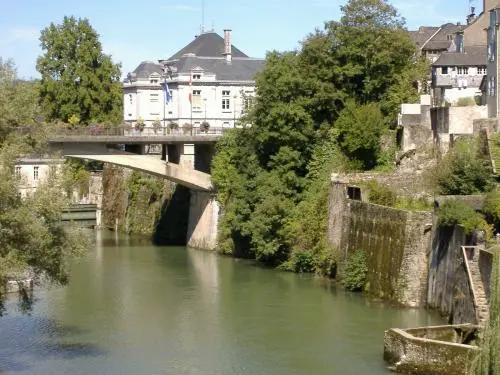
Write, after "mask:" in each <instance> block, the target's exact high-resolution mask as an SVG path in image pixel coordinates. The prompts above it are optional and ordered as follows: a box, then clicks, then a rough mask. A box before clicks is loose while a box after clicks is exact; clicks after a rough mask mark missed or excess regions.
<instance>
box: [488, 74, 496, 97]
mask: <svg viewBox="0 0 500 375" xmlns="http://www.w3.org/2000/svg"><path fill="white" fill-rule="evenodd" d="M495 93H496V88H495V76H491V77H490V80H489V82H488V94H489V96H495Z"/></svg>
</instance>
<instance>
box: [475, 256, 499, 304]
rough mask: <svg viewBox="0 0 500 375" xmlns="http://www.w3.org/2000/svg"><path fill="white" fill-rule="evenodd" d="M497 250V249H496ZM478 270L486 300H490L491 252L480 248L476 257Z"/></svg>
mask: <svg viewBox="0 0 500 375" xmlns="http://www.w3.org/2000/svg"><path fill="white" fill-rule="evenodd" d="M497 251H498V250H497ZM478 266H479V272H480V273H481V281H482V282H483V287H484V292H485V294H486V298H487V300H488V302H490V301H491V276H492V274H493V272H492V271H493V253H491V252H489V251H484V250H480V251H479V259H478Z"/></svg>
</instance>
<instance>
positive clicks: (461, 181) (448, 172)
mask: <svg viewBox="0 0 500 375" xmlns="http://www.w3.org/2000/svg"><path fill="white" fill-rule="evenodd" d="M435 183H436V186H437V192H438V194H442V195H468V194H478V193H482V192H485V191H489V190H491V188H492V187H493V175H492V171H491V169H490V167H489V162H488V160H487V159H486V158H485V156H484V155H481V153H480V151H479V147H478V142H477V139H459V140H458V141H457V142H456V143H455V145H454V146H453V148H452V149H451V150H450V151H449V152H448V153H447V154H446V155H445V157H444V158H443V160H442V161H441V163H439V165H438V166H437V172H436V175H435Z"/></svg>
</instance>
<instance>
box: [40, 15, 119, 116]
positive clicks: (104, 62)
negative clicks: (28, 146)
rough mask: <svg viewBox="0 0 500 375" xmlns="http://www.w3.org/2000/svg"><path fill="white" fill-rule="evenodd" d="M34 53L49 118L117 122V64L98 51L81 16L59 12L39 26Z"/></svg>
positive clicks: (98, 45) (94, 37)
mask: <svg viewBox="0 0 500 375" xmlns="http://www.w3.org/2000/svg"><path fill="white" fill-rule="evenodd" d="M40 42H41V46H42V50H43V52H44V54H43V55H42V56H40V57H39V58H38V61H37V70H38V71H39V72H40V74H41V76H42V79H41V82H40V99H41V104H42V107H43V108H44V110H45V112H46V114H47V118H48V119H49V120H61V121H64V122H67V121H68V120H69V119H70V118H71V117H72V116H73V115H75V116H78V117H79V118H80V122H81V123H82V124H89V123H91V122H112V123H118V122H120V121H121V117H122V94H121V87H120V65H119V64H113V62H112V60H111V57H110V56H108V55H105V54H103V52H102V46H101V43H100V42H99V35H98V34H97V32H96V31H95V30H94V29H93V28H92V26H91V25H90V23H89V21H88V20H87V19H78V20H77V19H75V18H74V17H64V19H63V22H62V24H60V25H55V24H53V23H52V24H50V26H48V27H46V28H45V29H43V30H42V32H41V36H40Z"/></svg>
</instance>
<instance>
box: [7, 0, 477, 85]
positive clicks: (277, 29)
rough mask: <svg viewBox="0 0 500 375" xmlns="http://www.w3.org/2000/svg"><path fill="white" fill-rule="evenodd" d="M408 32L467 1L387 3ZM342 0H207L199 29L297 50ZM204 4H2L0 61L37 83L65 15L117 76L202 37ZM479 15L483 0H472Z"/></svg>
mask: <svg viewBox="0 0 500 375" xmlns="http://www.w3.org/2000/svg"><path fill="white" fill-rule="evenodd" d="M389 1H390V2H391V4H393V5H394V6H396V8H397V9H398V10H399V11H400V13H401V15H402V16H403V17H405V19H406V22H407V26H408V28H409V29H416V28H418V26H420V25H428V26H433V25H441V24H443V23H446V22H459V21H460V22H462V23H464V21H465V16H466V14H467V10H468V8H469V3H470V1H471V0H433V1H424V0H389ZM345 2H346V0H205V6H204V9H205V12H204V19H205V29H211V28H214V30H215V31H216V32H218V33H219V34H221V35H222V34H223V30H224V29H226V28H229V29H232V30H233V44H234V45H235V46H236V47H238V48H239V49H240V50H242V51H243V52H245V53H246V54H247V55H249V56H251V57H265V54H266V51H270V50H280V51H284V50H291V49H294V48H297V47H298V46H299V42H300V41H301V40H303V39H304V38H305V37H306V36H307V35H308V34H309V33H311V32H313V31H314V30H315V28H318V27H319V28H322V26H323V24H324V21H328V20H338V19H339V18H340V6H341V5H342V4H344V3H345ZM202 3H203V0H139V1H138V0H135V1H130V0H80V1H76V0H0V57H2V58H3V59H4V60H5V59H7V58H12V59H13V60H14V62H15V64H16V66H17V71H18V75H19V77H20V78H38V77H39V75H38V73H37V71H36V59H37V57H38V56H39V55H41V54H42V50H41V48H40V42H39V40H38V38H39V37H40V30H42V29H43V28H45V27H47V26H49V25H50V24H51V23H55V24H59V23H61V22H62V19H63V17H64V16H66V15H67V16H71V15H73V16H75V17H77V18H87V19H88V20H89V21H90V24H91V25H92V27H93V28H94V29H95V30H96V31H97V32H98V33H99V35H100V41H101V43H102V46H103V51H104V53H106V54H110V55H111V56H112V58H113V61H114V62H120V63H121V64H122V75H123V76H126V74H127V73H128V72H130V71H133V70H134V69H135V68H136V66H137V65H138V64H139V63H140V62H141V61H144V60H158V59H164V58H167V57H169V56H171V55H173V54H174V53H175V52H177V51H178V50H179V49H181V48H182V47H184V46H185V45H186V44H188V43H189V42H190V41H192V39H193V38H194V36H195V35H197V34H198V33H199V32H200V27H201V23H202V11H201V9H202ZM472 5H475V6H476V9H478V12H477V13H479V11H481V10H482V9H481V8H482V1H481V0H472Z"/></svg>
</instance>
